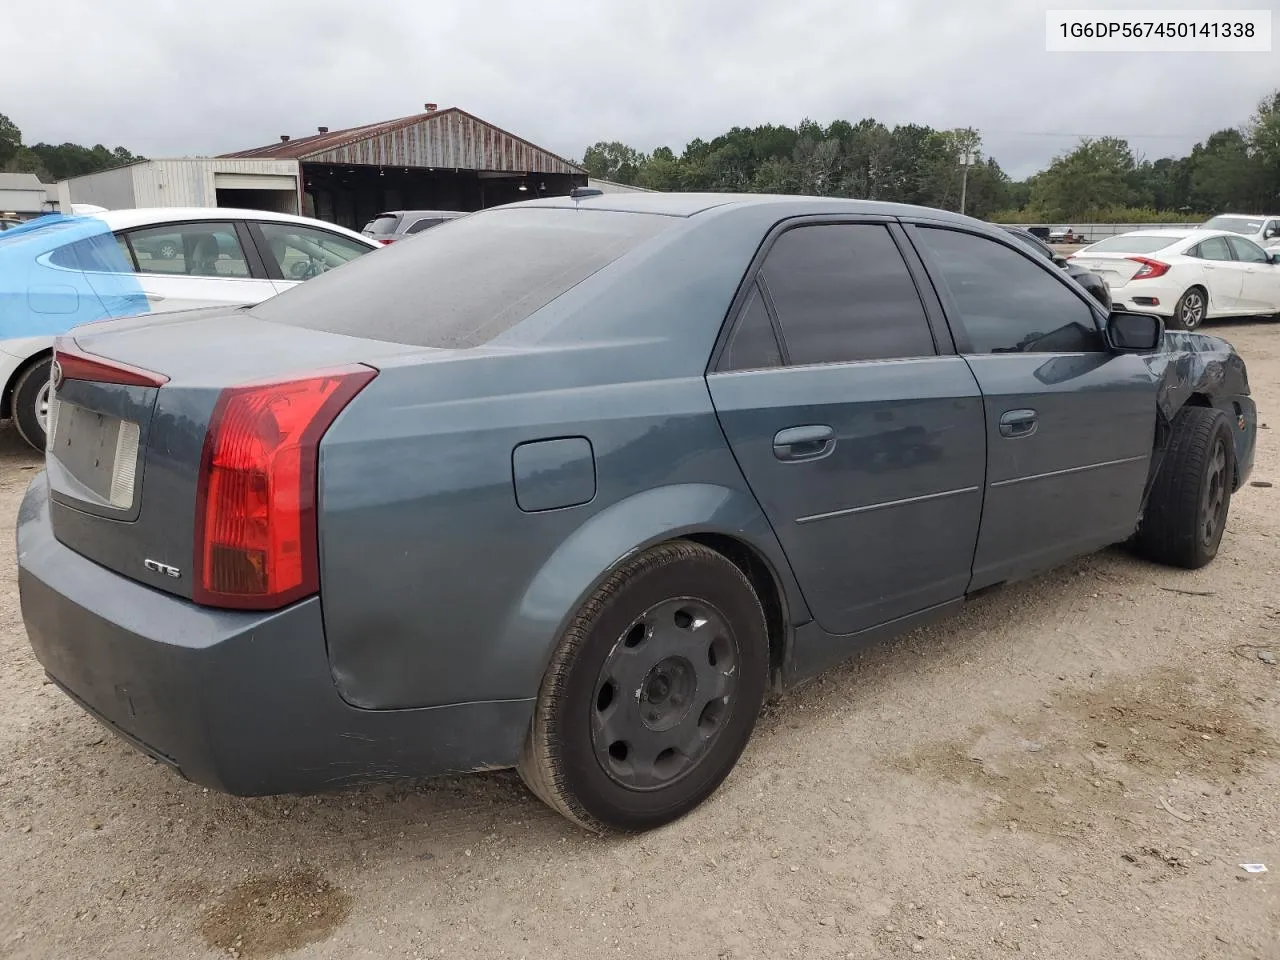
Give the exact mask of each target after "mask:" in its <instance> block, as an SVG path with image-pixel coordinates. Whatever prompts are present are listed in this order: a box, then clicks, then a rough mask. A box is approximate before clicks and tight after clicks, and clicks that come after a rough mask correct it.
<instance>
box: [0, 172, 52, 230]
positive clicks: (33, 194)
mask: <svg viewBox="0 0 1280 960" xmlns="http://www.w3.org/2000/svg"><path fill="white" fill-rule="evenodd" d="M45 201H46V194H45V185H44V184H43V183H41V182H40V178H39V177H37V176H36V175H35V174H34V173H0V216H9V217H14V216H16V217H18V218H20V219H23V220H26V219H29V218H31V217H38V216H40V214H42V213H46V212H47V211H48V209H49V208H48V206H47V205H46V203H45Z"/></svg>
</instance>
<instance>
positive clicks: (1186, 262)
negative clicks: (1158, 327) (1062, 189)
mask: <svg viewBox="0 0 1280 960" xmlns="http://www.w3.org/2000/svg"><path fill="white" fill-rule="evenodd" d="M1067 261H1068V262H1069V263H1071V264H1074V265H1075V266H1076V267H1079V268H1084V269H1086V270H1091V271H1093V272H1094V273H1096V274H1098V275H1099V276H1100V277H1101V278H1102V279H1103V280H1104V281H1105V282H1106V284H1107V287H1108V288H1109V290H1110V292H1111V297H1112V300H1113V301H1114V302H1115V305H1116V307H1117V308H1118V309H1123V310H1139V311H1143V312H1145V313H1154V314H1157V315H1159V316H1161V317H1164V318H1165V319H1166V320H1167V321H1168V323H1169V326H1171V327H1173V328H1175V329H1178V330H1196V329H1198V328H1199V327H1200V325H1201V324H1202V323H1204V321H1205V320H1208V319H1212V318H1215V317H1228V316H1231V317H1235V316H1263V317H1271V316H1278V315H1280V251H1277V252H1275V253H1269V252H1268V251H1266V250H1264V249H1263V248H1262V247H1260V246H1259V245H1258V244H1257V243H1255V242H1254V241H1253V240H1251V239H1249V238H1248V237H1246V236H1243V235H1241V234H1239V233H1235V232H1230V231H1226V230H1217V229H1207V228H1188V229H1185V230H1177V229H1172V230H1171V229H1164V230H1135V231H1132V232H1130V233H1124V234H1120V235H1119V236H1115V237H1108V238H1107V239H1105V240H1100V241H1098V242H1097V243H1094V244H1091V245H1090V246H1087V247H1084V248H1083V249H1081V250H1077V251H1076V252H1075V253H1073V254H1071V256H1069V257H1068V258H1067Z"/></svg>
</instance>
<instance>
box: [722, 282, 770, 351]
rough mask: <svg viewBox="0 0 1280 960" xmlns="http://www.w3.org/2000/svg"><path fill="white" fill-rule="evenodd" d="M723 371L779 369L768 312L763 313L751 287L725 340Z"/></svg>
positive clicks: (756, 290) (755, 288) (755, 289)
mask: <svg viewBox="0 0 1280 960" xmlns="http://www.w3.org/2000/svg"><path fill="white" fill-rule="evenodd" d="M722 366H723V368H724V369H725V370H759V369H762V368H765V367H780V366H782V353H781V352H780V351H779V350H778V338H777V337H776V336H774V333H773V324H772V323H770V322H769V311H768V310H767V309H765V305H764V298H763V297H762V296H761V295H760V288H759V287H758V286H756V285H755V284H752V286H751V294H750V296H749V297H748V298H747V305H746V307H745V308H744V309H743V311H742V315H741V316H740V317H739V319H738V324H737V326H736V327H735V328H734V330H733V335H732V336H731V337H730V338H729V345H728V347H727V349H726V350H725V353H724V362H723V364H722Z"/></svg>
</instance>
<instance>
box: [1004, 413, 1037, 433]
mask: <svg viewBox="0 0 1280 960" xmlns="http://www.w3.org/2000/svg"><path fill="white" fill-rule="evenodd" d="M1038 422H1039V421H1038V418H1037V416H1036V412H1035V411H1034V410H1008V411H1006V412H1005V413H1004V414H1003V415H1002V416H1001V417H1000V436H1002V437H1010V438H1016V437H1029V436H1031V435H1032V434H1033V433H1035V432H1036V424H1037V423H1038Z"/></svg>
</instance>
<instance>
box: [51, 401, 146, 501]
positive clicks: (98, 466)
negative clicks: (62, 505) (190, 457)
mask: <svg viewBox="0 0 1280 960" xmlns="http://www.w3.org/2000/svg"><path fill="white" fill-rule="evenodd" d="M48 435H49V440H48V448H47V454H48V456H47V461H46V462H47V466H48V468H49V479H50V484H51V486H52V488H53V491H54V493H55V495H57V494H60V495H61V496H60V497H58V499H61V500H63V501H64V502H66V501H67V500H71V501H79V503H81V504H83V505H86V506H90V507H96V508H98V509H99V510H103V511H109V512H111V513H116V512H119V513H131V512H132V511H133V508H134V504H135V499H136V497H137V478H138V451H139V447H140V441H141V428H140V427H139V425H138V424H137V423H135V422H134V421H132V420H126V419H124V418H122V417H117V416H113V415H112V414H109V413H104V412H101V411H98V410H91V409H89V408H87V407H82V406H80V405H79V404H76V403H71V402H69V401H67V400H64V399H60V398H57V397H53V398H51V399H50V404H49V429H48Z"/></svg>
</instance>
